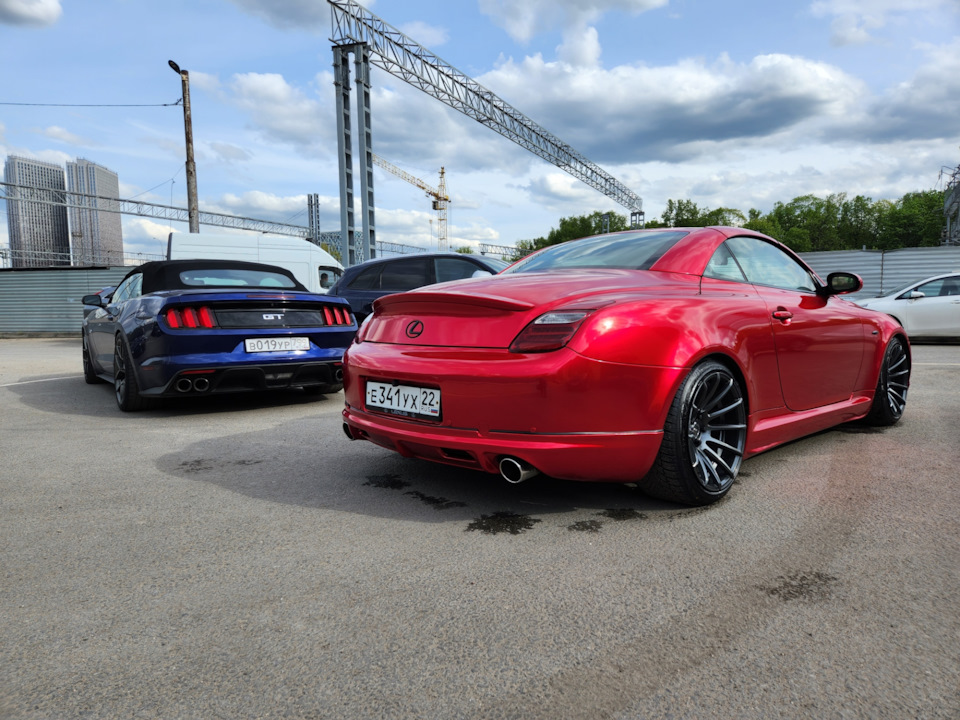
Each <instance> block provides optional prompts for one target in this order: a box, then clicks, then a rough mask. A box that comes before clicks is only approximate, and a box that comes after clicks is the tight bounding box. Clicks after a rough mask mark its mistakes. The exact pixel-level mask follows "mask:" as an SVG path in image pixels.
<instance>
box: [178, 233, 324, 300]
mask: <svg viewBox="0 0 960 720" xmlns="http://www.w3.org/2000/svg"><path fill="white" fill-rule="evenodd" d="M190 258H215V259H223V260H246V261H247V262H259V263H266V264H267V265H277V266H278V267H282V268H286V269H287V270H289V271H290V272H292V273H293V275H294V277H295V278H297V280H299V281H300V282H301V283H303V285H304V286H306V288H307V290H310V291H311V292H315V293H326V292H327V290H328V289H330V287H331V286H332V285H333V284H334V283H335V282H336V281H337V280H339V279H340V276H341V275H342V274H343V266H342V265H341V264H340V263H339V262H337V260H336V258H334V257H333V256H332V255H331V254H330V253H328V252H327V251H326V250H324V249H323V248H321V247H318V246H317V245H314V244H313V243H312V242H310V241H309V240H304V239H302V238H296V237H280V236H275V235H246V234H241V233H233V234H231V233H184V232H172V233H170V237H169V238H168V239H167V260H187V259H190Z"/></svg>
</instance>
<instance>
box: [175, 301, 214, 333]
mask: <svg viewBox="0 0 960 720" xmlns="http://www.w3.org/2000/svg"><path fill="white" fill-rule="evenodd" d="M163 319H164V320H166V321H167V325H169V326H170V327H171V328H173V329H175V330H177V329H180V328H188V329H193V328H212V327H216V324H217V323H216V319H215V318H214V315H213V311H212V310H211V309H210V308H208V307H207V306H206V305H201V306H199V307H192V306H187V307H176V308H167V309H166V311H165V312H164V313H163Z"/></svg>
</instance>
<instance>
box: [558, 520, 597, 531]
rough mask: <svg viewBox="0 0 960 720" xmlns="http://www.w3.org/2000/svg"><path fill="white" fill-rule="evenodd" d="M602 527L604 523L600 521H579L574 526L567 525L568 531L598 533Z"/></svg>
mask: <svg viewBox="0 0 960 720" xmlns="http://www.w3.org/2000/svg"><path fill="white" fill-rule="evenodd" d="M602 527H603V523H602V522H600V521H599V520H578V521H577V522H575V523H574V524H573V525H567V530H572V531H573V532H592V533H598V532H600V528H602Z"/></svg>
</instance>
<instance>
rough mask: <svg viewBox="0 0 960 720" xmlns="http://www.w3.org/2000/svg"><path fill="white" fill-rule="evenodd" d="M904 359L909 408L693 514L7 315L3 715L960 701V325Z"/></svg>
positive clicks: (488, 712) (853, 713)
mask: <svg viewBox="0 0 960 720" xmlns="http://www.w3.org/2000/svg"><path fill="white" fill-rule="evenodd" d="M914 363H915V364H914V374H913V383H912V387H911V390H910V397H909V401H908V404H907V410H906V414H905V416H904V418H903V420H902V422H901V423H900V424H898V425H896V426H894V427H892V428H886V429H882V430H877V429H873V428H866V427H863V426H847V427H843V428H839V429H836V430H832V431H829V432H825V433H821V434H818V435H816V436H813V437H810V438H806V439H804V440H801V441H798V442H794V443H791V444H790V445H787V446H785V447H781V448H779V449H776V450H773V451H770V452H768V453H765V454H763V455H761V456H759V457H756V458H753V459H751V460H748V461H746V462H745V463H744V465H743V471H742V472H741V477H740V479H739V480H738V482H737V484H736V486H735V487H734V488H733V490H732V492H731V493H730V495H729V496H728V497H727V498H726V499H725V500H723V501H722V502H720V503H718V504H717V505H714V506H712V507H708V508H697V509H691V508H685V507H681V506H675V505H669V504H665V503H660V502H656V501H652V500H649V499H647V498H645V497H644V496H643V495H641V494H639V493H638V492H637V491H636V490H635V489H634V488H632V487H629V486H618V485H603V484H601V485H589V484H576V483H566V482H557V481H553V480H549V479H545V478H535V479H533V480H530V481H528V482H526V483H523V484H521V485H516V486H513V485H508V484H506V483H504V482H503V481H501V480H499V479H498V478H495V477H491V476H486V475H481V474H476V473H471V472H465V471H462V470H458V469H455V468H447V467H442V466H437V465H432V464H427V463H423V462H419V461H414V460H405V459H403V458H401V457H399V456H397V455H394V454H391V453H388V452H387V451H385V450H382V449H380V448H378V447H376V446H374V445H372V444H370V443H363V442H353V443H352V442H350V441H349V440H348V439H347V438H346V437H345V436H344V434H343V432H342V431H341V420H340V410H341V407H342V394H335V395H330V396H327V397H322V398H320V399H316V398H312V397H306V396H303V395H300V394H297V393H294V392H290V393H286V394H275V395H272V396H236V397H232V398H223V399H215V398H211V399H209V400H206V401H203V402H190V403H170V404H167V405H165V406H164V407H162V408H161V409H158V410H153V411H146V412H142V413H134V414H124V413H121V412H119V411H118V410H117V408H116V404H115V402H114V399H113V394H112V388H110V387H109V386H106V385H98V386H92V385H86V384H85V383H84V381H83V377H82V374H81V365H80V342H79V338H77V339H16V340H0V609H2V612H0V618H2V620H0V718H17V719H20V718H24V719H33V718H205V719H209V718H551V719H556V718H658V717H672V718H704V717H717V718H721V717H722V718H769V717H796V718H807V717H821V718H861V717H862V718H907V717H909V718H957V717H960V685H958V681H957V678H958V677H960V611H958V608H960V522H958V520H957V508H958V507H960V440H958V428H960V346H957V345H918V346H916V347H915V348H914Z"/></svg>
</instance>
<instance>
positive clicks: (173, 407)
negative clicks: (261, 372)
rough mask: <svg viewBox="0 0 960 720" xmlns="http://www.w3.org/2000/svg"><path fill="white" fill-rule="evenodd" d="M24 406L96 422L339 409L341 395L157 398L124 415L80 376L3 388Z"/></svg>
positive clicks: (107, 392) (294, 392)
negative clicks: (278, 409) (301, 407)
mask: <svg viewBox="0 0 960 720" xmlns="http://www.w3.org/2000/svg"><path fill="white" fill-rule="evenodd" d="M5 389H7V390H9V391H10V392H12V393H14V394H15V395H17V396H19V398H20V401H21V402H23V403H24V404H25V405H27V406H29V407H32V408H34V409H36V410H42V411H44V412H56V413H61V414H65V415H77V416H82V417H97V418H109V417H117V418H173V417H181V416H186V417H189V416H197V415H220V414H229V413H238V412H241V413H242V412H250V411H257V410H262V409H265V408H272V407H285V406H296V405H305V404H317V405H318V407H323V403H331V402H332V403H334V404H336V405H338V406H339V405H341V404H342V403H343V395H342V394H341V393H331V394H329V395H317V394H311V393H309V392H305V391H303V390H300V389H297V388H294V389H290V390H277V391H267V392H244V393H231V394H225V395H209V396H206V397H185V398H161V399H157V400H156V401H155V402H156V404H155V406H152V407H150V408H149V409H146V410H139V411H137V412H132V413H125V412H122V411H121V410H120V409H119V408H118V407H117V402H116V399H115V397H114V394H113V386H112V385H110V384H109V383H97V384H95V385H88V384H87V383H86V382H85V381H84V379H83V376H82V375H70V376H62V375H52V376H44V375H37V376H31V377H26V378H22V379H21V380H19V381H16V382H14V383H10V384H8V385H7V386H6V388H5Z"/></svg>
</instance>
